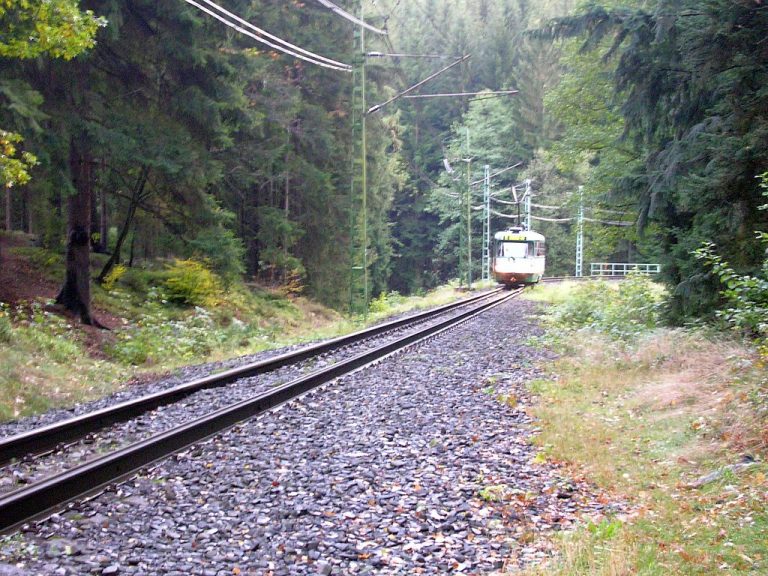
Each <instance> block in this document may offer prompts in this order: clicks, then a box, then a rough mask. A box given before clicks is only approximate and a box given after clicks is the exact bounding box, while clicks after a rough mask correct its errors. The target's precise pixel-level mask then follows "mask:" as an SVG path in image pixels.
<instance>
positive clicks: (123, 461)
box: [0, 289, 522, 533]
mask: <svg viewBox="0 0 768 576" xmlns="http://www.w3.org/2000/svg"><path fill="white" fill-rule="evenodd" d="M520 293H522V289H519V290H515V291H513V292H510V293H506V294H503V295H502V296H501V297H499V298H496V299H493V300H490V301H487V302H482V303H480V304H479V305H478V306H475V307H474V308H472V309H470V310H468V311H464V312H462V313H460V314H459V315H457V316H453V317H451V318H448V319H446V320H443V321H441V322H438V323H436V324H432V325H430V326H428V327H426V328H425V329H423V330H421V331H419V332H415V333H412V334H409V335H406V336H404V337H402V338H400V339H398V340H396V341H393V342H390V343H387V344H384V345H382V346H379V347H378V348H375V349H374V350H370V351H368V352H363V353H361V354H358V355H357V356H354V357H353V358H350V359H348V360H345V361H343V362H339V363H338V364H334V365H332V366H330V367H327V368H323V369H321V370H317V371H315V372H312V373H311V374H308V375H306V376H303V377H301V378H297V379H296V380H293V381H292V382H288V383H287V384H284V385H282V386H280V387H279V388H276V389H274V390H272V391H269V392H265V393H262V394H259V395H258V396H255V397H253V398H250V399H248V400H244V401H241V402H239V403H237V404H234V405H232V406H228V407H226V408H222V409H220V410H217V411H215V412H212V413H211V414H207V415H205V416H202V417H200V418H197V419H195V420H193V421H191V422H188V423H186V424H183V425H181V426H178V427H176V428H173V429H171V430H167V431H166V432H163V433H161V434H158V435H156V436H154V437H152V438H148V439H146V440H143V441H141V442H137V443H136V444H133V445H131V446H128V447H125V448H123V449H120V450H117V451H116V452H113V453H111V454H107V455H105V456H102V457H100V458H98V459H95V460H92V461H90V462H86V463H85V464H83V465H81V466H78V467H77V468H72V469H70V470H67V471H65V472H62V473H61V474H58V475H56V476H53V477H50V478H48V479H46V480H42V481H40V482H38V483H35V484H31V485H30V486H28V487H25V488H21V489H19V490H16V491H14V492H11V493H9V494H7V495H5V496H3V497H2V498H0V533H3V532H8V531H11V530H13V529H14V528H16V527H18V526H20V525H21V524H23V523H24V522H28V521H30V520H32V519H35V518H40V517H43V516H44V515H45V514H48V513H52V512H53V511H54V510H55V509H58V508H59V507H61V506H62V505H64V504H66V503H67V502H70V501H72V500H74V499H76V498H78V497H82V496H85V495H88V494H93V493H95V492H97V491H98V490H100V489H103V488H104V487H105V486H107V485H109V484H111V483H113V482H116V481H119V480H121V479H123V478H126V477H127V476H129V475H130V474H131V473H133V472H135V471H137V470H139V469H140V468H142V467H144V466H147V465H148V464H151V463H153V462H155V461H157V460H160V459H162V458H165V457H167V456H169V455H171V454H173V453H175V452H178V451H180V450H182V449H184V448H186V447H188V446H190V445H191V444H194V443H196V442H199V441H201V440H203V439H206V438H209V437H211V436H213V435H215V434H217V433H219V432H221V431H223V430H226V429H228V428H230V427H232V426H234V425H235V424H238V423H240V422H242V421H244V420H246V419H248V418H251V417H253V416H256V415H258V414H261V413H263V412H265V411H266V410H269V409H271V408H274V407H276V406H279V405H281V404H283V403H285V402H287V401H289V400H291V399H293V398H296V397H297V396H300V395H302V394H304V393H306V392H309V391H310V390H312V389H314V388H317V387H318V386H321V385H323V384H326V383H328V382H330V381H332V380H334V379H336V378H338V377H340V376H343V375H345V374H349V373H351V372H354V371H356V370H358V369H360V368H362V367H363V366H366V365H368V364H371V363H373V362H376V361H378V360H381V359H382V358H384V357H385V356H388V355H390V354H393V353H395V352H398V351H400V350H402V349H403V348H405V347H407V346H409V345H411V344H414V343H416V342H418V341H421V340H425V339H428V338H430V337H432V336H434V335H436V334H438V333H440V332H443V331H445V330H447V329H449V328H453V327H455V326H457V325H459V324H461V323H463V322H465V321H467V320H469V319H471V318H472V317H474V316H476V315H478V314H480V313H482V312H484V311H486V310H488V309H489V308H492V307H494V306H498V305H499V304H501V303H503V302H506V301H507V300H509V299H511V298H513V297H515V296H518V295H519V294H520Z"/></svg>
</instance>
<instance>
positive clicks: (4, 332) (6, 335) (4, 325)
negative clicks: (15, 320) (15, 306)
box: [0, 302, 13, 343]
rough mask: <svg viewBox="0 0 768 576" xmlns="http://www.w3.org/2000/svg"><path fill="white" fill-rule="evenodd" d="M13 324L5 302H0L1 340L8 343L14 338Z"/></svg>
mask: <svg viewBox="0 0 768 576" xmlns="http://www.w3.org/2000/svg"><path fill="white" fill-rule="evenodd" d="M12 331H13V326H12V325H11V319H10V318H9V317H8V311H7V309H6V306H5V304H3V303H2V302H0V342H5V343H8V342H10V341H11V338H12Z"/></svg>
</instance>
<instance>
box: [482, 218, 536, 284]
mask: <svg viewBox="0 0 768 576" xmlns="http://www.w3.org/2000/svg"><path fill="white" fill-rule="evenodd" d="M492 250H493V263H492V266H493V276H494V278H496V281H497V282H499V283H500V284H506V285H507V286H525V285H533V284H536V283H537V282H538V281H539V280H541V277H542V276H543V275H544V260H545V254H546V249H545V243H544V236H542V235H541V234H539V233H538V232H533V231H531V230H525V229H523V228H520V227H513V228H508V229H506V230H502V231H500V232H496V234H494V236H493V248H492Z"/></svg>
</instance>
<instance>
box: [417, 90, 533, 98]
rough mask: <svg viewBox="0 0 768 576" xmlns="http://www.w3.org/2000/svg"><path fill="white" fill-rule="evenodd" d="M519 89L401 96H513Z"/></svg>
mask: <svg viewBox="0 0 768 576" xmlns="http://www.w3.org/2000/svg"><path fill="white" fill-rule="evenodd" d="M519 93H520V91H519V90H493V91H489V90H483V91H482V92H453V93H443V94H412V95H410V96H403V98H453V97H459V96H485V97H486V98H496V97H498V96H514V95H515V94H519ZM486 98H478V99H477V100H485V99H486Z"/></svg>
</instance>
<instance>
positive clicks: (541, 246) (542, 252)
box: [536, 242, 547, 256]
mask: <svg viewBox="0 0 768 576" xmlns="http://www.w3.org/2000/svg"><path fill="white" fill-rule="evenodd" d="M546 255H547V245H546V244H545V243H544V242H538V246H537V247H536V256H546Z"/></svg>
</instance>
